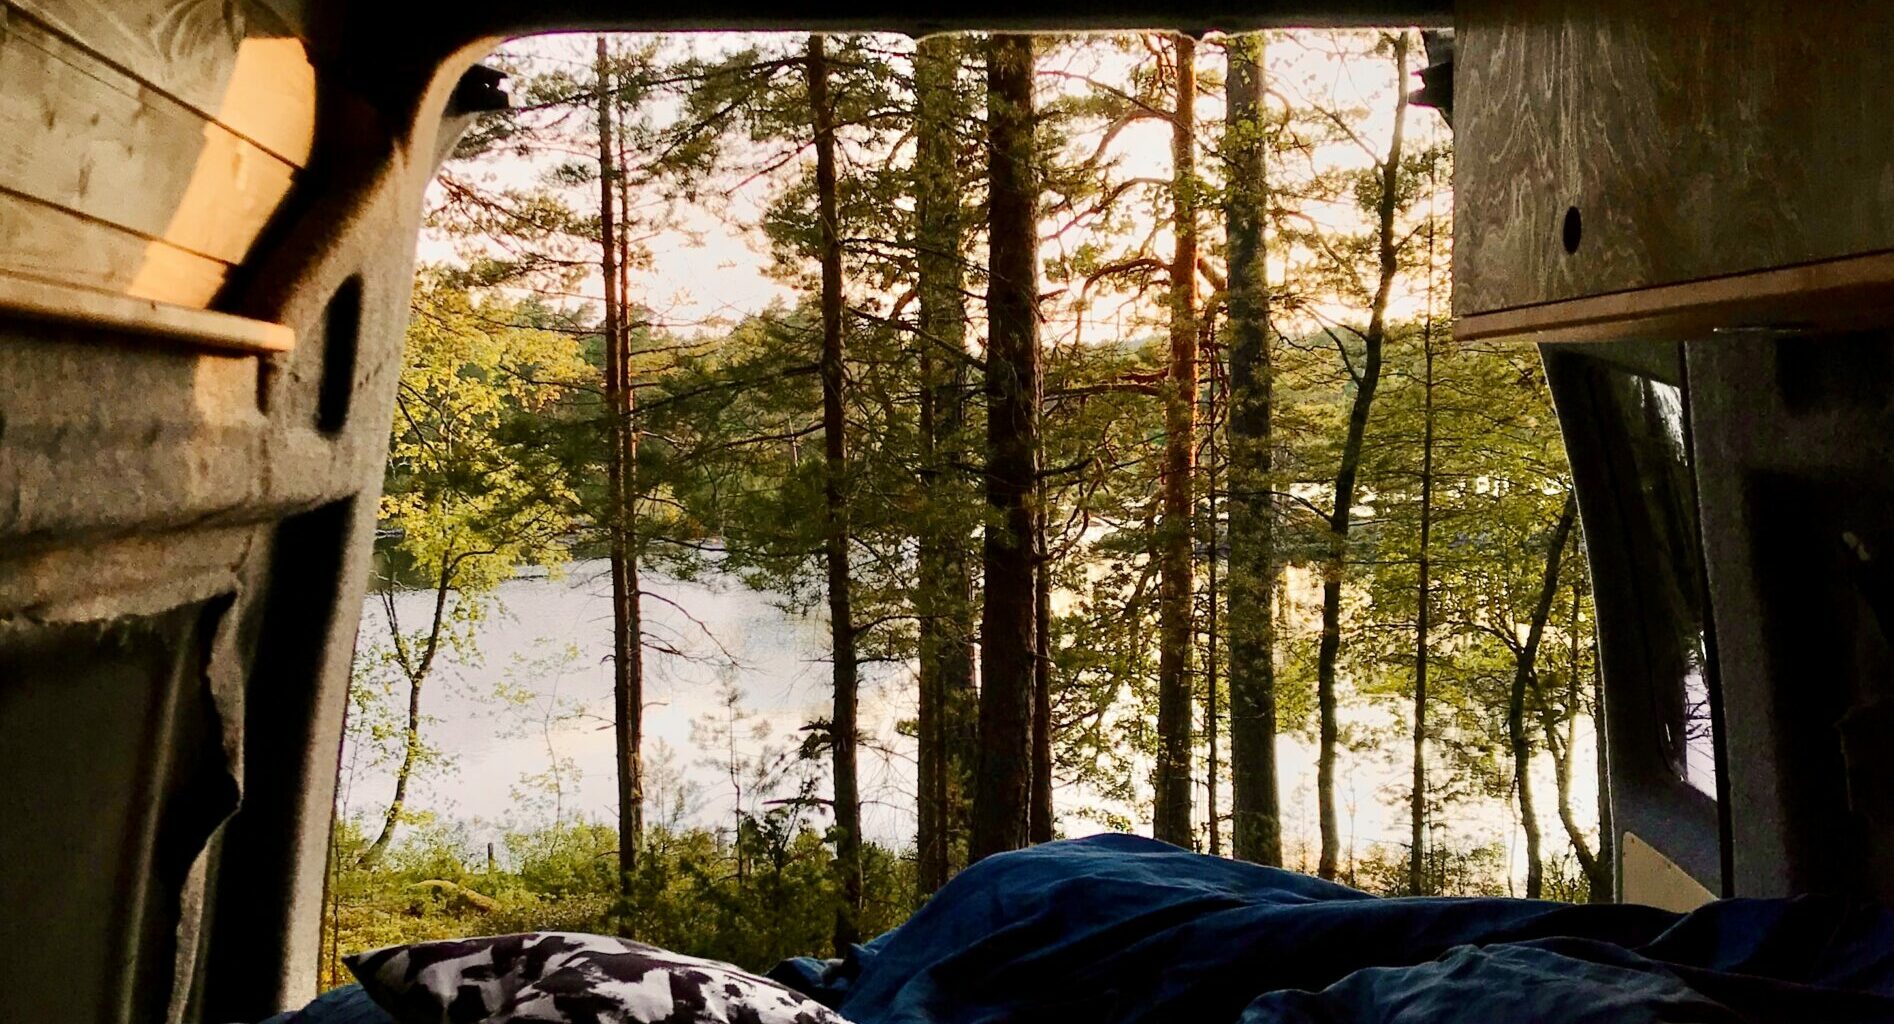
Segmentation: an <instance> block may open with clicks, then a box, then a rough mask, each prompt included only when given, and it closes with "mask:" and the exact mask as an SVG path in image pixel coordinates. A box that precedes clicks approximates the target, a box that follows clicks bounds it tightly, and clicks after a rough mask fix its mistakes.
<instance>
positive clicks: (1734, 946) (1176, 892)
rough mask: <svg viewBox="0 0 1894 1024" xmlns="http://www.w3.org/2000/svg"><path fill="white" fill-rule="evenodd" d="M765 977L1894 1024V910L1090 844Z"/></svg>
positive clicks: (941, 1006) (1179, 1007)
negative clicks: (1432, 894)
mask: <svg viewBox="0 0 1894 1024" xmlns="http://www.w3.org/2000/svg"><path fill="white" fill-rule="evenodd" d="M772 976H774V977H776V978H777V979H778V980H781V981H784V982H786V983H789V984H791V985H794V986H796V987H798V988H801V989H802V990H803V991H806V992H809V993H810V994H812V995H814V996H816V997H817V998H819V999H822V1000H823V1001H824V1002H826V1003H828V1004H829V1005H831V1006H834V1007H835V1008H836V1009H838V1010H840V1011H841V1012H842V1014H843V1015H844V1016H846V1017H848V1018H849V1019H850V1020H851V1021H854V1022H855V1024H990V1022H999V1021H1084V1022H1087V1024H1108V1022H1122V1024H1174V1022H1205V1024H1222V1022H1229V1024H1289V1022H1295V1024H1305V1022H1306V1024H1316V1022H1324V1024H1326V1022H1341V1021H1347V1022H1371V1021H1388V1022H1394V1021H1400V1022H1411V1024H1474V1022H1481V1024H1485V1022H1493V1021H1540V1022H1554V1021H1556V1022H1571V1024H1591V1022H1599V1024H1602V1022H1605V1021H1611V1022H1641V1021H1650V1022H1658V1021H1666V1022H1672V1021H1691V1022H1724V1021H1729V1022H1745V1024H1747V1022H1754V1021H1777V1020H1781V1021H1824V1022H1832V1024H1856V1022H1861V1024H1867V1022H1894V917H1891V916H1890V915H1888V914H1886V913H1884V912H1882V911H1879V910H1874V909H1870V908H1866V907H1862V906H1858V905H1853V904H1849V903H1845V902H1843V901H1839V900H1829V899H1821V898H1812V897H1805V898H1800V899H1795V900H1726V901H1721V902H1718V903H1714V904H1711V905H1710V906H1708V907H1705V908H1703V909H1701V910H1698V911H1696V912H1695V913H1692V914H1687V915H1679V914H1674V913H1669V912H1666V911H1661V910H1655V909H1652V908H1649V907H1634V906H1610V905H1592V906H1571V905H1566V904H1558V903H1545V902H1537V901H1531V900H1511V899H1449V898H1417V899H1379V898H1376V897H1373V896H1369V895H1367V894H1365V893H1361V892H1357V891H1355V890H1353V889H1349V888H1347V887H1346V886H1341V885H1336V884H1334V883H1330V882H1323V881H1321V880H1319V879H1315V878H1310V877H1308V876H1306V875H1300V874H1296V873H1294V872H1289V871H1282V870H1278V869H1274V868H1265V867H1259V866H1257V865H1253V864H1244V863H1241V862H1237V861H1231V860H1225V859H1222V858H1217V857H1206V856H1202V855H1198V854H1193V853H1189V852H1187V851H1184V850H1180V849H1177V848H1176V847H1172V846H1169V845H1166V844H1163V843H1158V842H1155V841H1153V840H1149V839H1142V838H1139V837H1135V836H1124V835H1106V836H1094V837H1091V838H1087V839H1079V840H1071V841H1067V842H1059V843H1050V844H1047V845H1044V846H1039V847H1034V848H1032V849H1029V850H1022V851H1019V852H1017V853H1009V854H1005V855H1002V856H998V857H992V858H989V859H987V860H985V861H982V862H981V863H979V864H976V865H974V866H973V867H971V868H969V869H968V870H966V871H964V872H962V873H961V874H960V875H959V876H958V877H956V878H955V879H954V880H953V881H952V882H950V883H948V885H947V886H946V888H944V889H942V890H941V892H940V893H939V894H938V895H936V896H935V897H934V899H933V900H931V901H929V903H928V904H927V905H926V906H925V907H923V908H922V909H921V910H920V912H919V913H917V914H915V916H914V917H913V918H912V919H911V920H909V921H908V922H907V923H906V924H904V925H902V926H901V927H899V928H896V929H895V930H893V931H891V932H889V933H887V934H886V935H883V936H881V937H880V938H878V939H876V940H874V941H873V942H870V943H868V944H867V945H865V946H860V947H857V948H856V949H855V950H854V951H853V952H852V953H851V955H850V956H849V957H848V958H846V959H845V960H841V961H829V962H824V961H815V960H806V959H805V960H795V961H788V962H785V963H784V964H782V965H780V966H779V967H778V968H777V969H776V971H775V972H772Z"/></svg>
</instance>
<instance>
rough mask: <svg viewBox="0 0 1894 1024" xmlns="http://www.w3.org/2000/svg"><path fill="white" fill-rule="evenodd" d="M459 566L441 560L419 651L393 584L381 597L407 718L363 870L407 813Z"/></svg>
mask: <svg viewBox="0 0 1894 1024" xmlns="http://www.w3.org/2000/svg"><path fill="white" fill-rule="evenodd" d="M459 564H460V562H459V559H458V558H457V557H456V556H455V555H454V554H453V552H452V551H451V550H450V551H448V552H447V553H444V554H443V555H442V556H441V566H440V572H439V573H438V574H437V576H436V578H435V584H434V614H433V617H432V621H431V622H430V623H429V625H428V632H427V639H426V640H424V641H422V644H421V649H420V650H419V651H414V650H412V649H410V647H409V645H408V643H407V640H406V639H405V638H404V637H403V636H402V634H401V620H400V618H399V617H398V616H397V615H396V612H395V592H394V583H393V582H392V581H391V582H390V583H389V584H388V589H386V590H384V591H383V592H382V595H381V601H382V610H383V611H384V612H386V613H387V616H388V633H389V635H390V636H391V637H392V638H393V640H394V647H395V664H396V666H397V667H398V668H400V669H401V675H402V678H404V679H406V680H407V681H408V716H407V720H406V723H407V724H406V729H405V730H404V731H403V732H402V734H401V764H400V765H398V766H396V768H395V792H394V796H392V797H390V798H389V800H388V810H387V811H386V813H384V814H383V815H382V821H381V831H380V832H379V833H377V834H376V836H375V841H374V842H372V843H370V844H368V848H367V849H366V850H363V851H362V855H361V856H360V857H359V858H357V859H356V863H357V864H359V865H360V866H362V867H372V866H374V865H375V864H377V863H379V862H380V861H381V858H382V855H383V854H385V853H387V852H388V844H389V843H390V842H392V841H393V840H394V836H395V829H396V828H397V827H399V826H400V824H401V815H402V812H403V811H404V810H406V809H407V804H408V783H409V781H410V780H411V779H413V778H414V771H415V767H416V766H417V765H418V764H419V763H420V760H421V690H422V687H424V686H425V685H426V684H427V680H428V676H429V675H430V674H432V673H433V671H434V659H435V657H436V656H437V655H439V654H440V650H441V640H442V638H443V637H444V636H445V629H446V625H447V612H448V597H449V595H450V594H452V593H453V589H454V571H455V569H456V567H457V566H458V565H459Z"/></svg>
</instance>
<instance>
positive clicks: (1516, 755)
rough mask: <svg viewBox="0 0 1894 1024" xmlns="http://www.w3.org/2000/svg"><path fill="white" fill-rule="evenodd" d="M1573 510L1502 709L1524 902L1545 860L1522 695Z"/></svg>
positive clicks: (1533, 894) (1541, 882) (1550, 554)
mask: <svg viewBox="0 0 1894 1024" xmlns="http://www.w3.org/2000/svg"><path fill="white" fill-rule="evenodd" d="M1577 513H1578V508H1577V505H1576V504H1574V501H1573V498H1572V495H1571V494H1569V493H1568V494H1567V495H1566V496H1565V507H1564V508H1563V509H1561V510H1560V512H1559V521H1558V524H1557V525H1556V526H1554V527H1553V528H1552V538H1551V540H1549V541H1547V542H1546V546H1547V549H1548V550H1547V551H1546V556H1545V576H1544V577H1543V579H1542V580H1541V582H1540V585H1539V600H1538V602H1537V603H1536V604H1534V605H1533V608H1532V620H1531V622H1530V624H1529V625H1528V626H1527V628H1526V641H1525V643H1523V644H1521V645H1520V646H1519V648H1518V649H1517V650H1515V651H1514V652H1513V686H1512V695H1511V699H1510V700H1509V701H1508V702H1507V706H1506V734H1507V737H1508V739H1509V740H1510V742H1511V746H1512V755H1513V788H1514V789H1515V790H1516V791H1517V792H1518V795H1519V822H1520V826H1521V827H1522V828H1523V829H1524V830H1525V833H1526V898H1527V899H1529V900H1536V899H1539V898H1541V897H1542V896H1544V895H1545V857H1544V854H1543V853H1542V852H1541V851H1540V835H1539V815H1538V810H1537V808H1536V807H1535V806H1534V803H1533V798H1532V784H1531V783H1532V780H1531V778H1530V774H1531V770H1532V735H1531V733H1529V732H1527V731H1526V694H1527V690H1528V689H1529V688H1530V687H1531V686H1532V683H1533V680H1534V672H1535V671H1536V667H1537V663H1538V658H1539V642H1540V641H1541V640H1542V639H1544V637H1545V626H1546V622H1547V621H1548V620H1549V619H1551V617H1552V602H1553V601H1554V600H1555V599H1556V598H1557V597H1558V593H1559V561H1560V559H1561V558H1563V557H1564V554H1565V542H1566V540H1567V538H1569V537H1570V536H1571V533H1572V521H1573V519H1574V518H1575V517H1576V516H1577Z"/></svg>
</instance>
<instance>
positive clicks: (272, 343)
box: [0, 273, 296, 356]
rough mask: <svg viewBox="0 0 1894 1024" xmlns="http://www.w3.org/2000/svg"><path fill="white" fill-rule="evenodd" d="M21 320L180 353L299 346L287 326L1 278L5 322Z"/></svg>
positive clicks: (273, 351) (0, 311) (260, 351)
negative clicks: (129, 337) (131, 338)
mask: <svg viewBox="0 0 1894 1024" xmlns="http://www.w3.org/2000/svg"><path fill="white" fill-rule="evenodd" d="M10 318H19V319H24V320H36V321H40V322H44V323H56V324H65V325H71V326H78V327H87V328H93V329H97V330H101V331H108V332H118V333H124V334H133V335H143V336H148V337H153V338H162V339H165V340H166V341H168V342H172V343H174V344H176V345H178V346H179V347H181V348H186V349H205V350H209V351H214V352H230V353H236V354H240V355H257V356H270V355H277V354H279V353H283V352H288V351H289V350H290V349H292V348H294V347H295V344H296V332H295V330H293V329H292V328H289V327H286V326H284V325H282V324H273V323H269V322H267V321H263V320H252V319H250V318H248V317H241V316H236V315H234V314H231V313H218V312H214V311H212V310H207V309H191V308H190V307H187V306H174V305H171V304H170V303H165V302H156V301H153V300H151V299H140V298H135V297H133V296H129V295H114V294H112V293H110V292H100V291H93V290H92V289H90V288H79V287H75V286H73V285H69V284H59V283H57V282H53V281H41V280H37V279H35V278H30V277H21V276H19V275H17V274H5V273H0V320H4V319H10Z"/></svg>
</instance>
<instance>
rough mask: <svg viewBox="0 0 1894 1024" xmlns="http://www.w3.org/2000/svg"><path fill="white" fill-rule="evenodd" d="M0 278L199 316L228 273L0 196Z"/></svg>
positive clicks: (159, 245) (108, 228) (174, 250)
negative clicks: (196, 311)
mask: <svg viewBox="0 0 1894 1024" xmlns="http://www.w3.org/2000/svg"><path fill="white" fill-rule="evenodd" d="M0 272H4V273H10V274H18V275H21V276H25V277H32V278H40V279H43V280H48V281H56V282H59V283H63V284H72V285H78V286H80V287H85V288H92V289H96V290H99V291H106V292H116V293H119V294H123V295H131V296H135V297H138V298H145V299H153V300H156V301H158V302H168V303H172V304H175V305H180V306H194V307H197V308H200V309H201V308H203V307H205V306H208V305H209V304H210V301H211V299H213V298H215V297H216V295H217V290H218V289H219V288H221V287H222V286H223V283H224V277H225V276H226V274H227V273H228V272H229V267H227V266H226V265H225V264H223V263H220V262H218V261H216V260H212V259H206V258H205V257H203V256H198V255H196V254H194V253H189V252H186V251H184V250H183V249H179V248H178V247H176V246H174V245H168V244H166V243H164V242H156V241H152V240H150V239H147V238H141V237H139V236H137V235H134V234H131V233H130V232H127V231H124V230H123V229H120V228H116V227H113V226H112V225H110V224H106V223H103V222H100V221H96V220H88V219H86V218H84V217H80V216H78V215H76V214H73V213H71V212H70V211H66V210H61V209H59V208H57V207H52V206H48V205H46V204H45V203H41V202H39V201H37V200H34V199H30V198H27V197H24V196H20V195H15V194H11V193H7V192H0Z"/></svg>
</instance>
